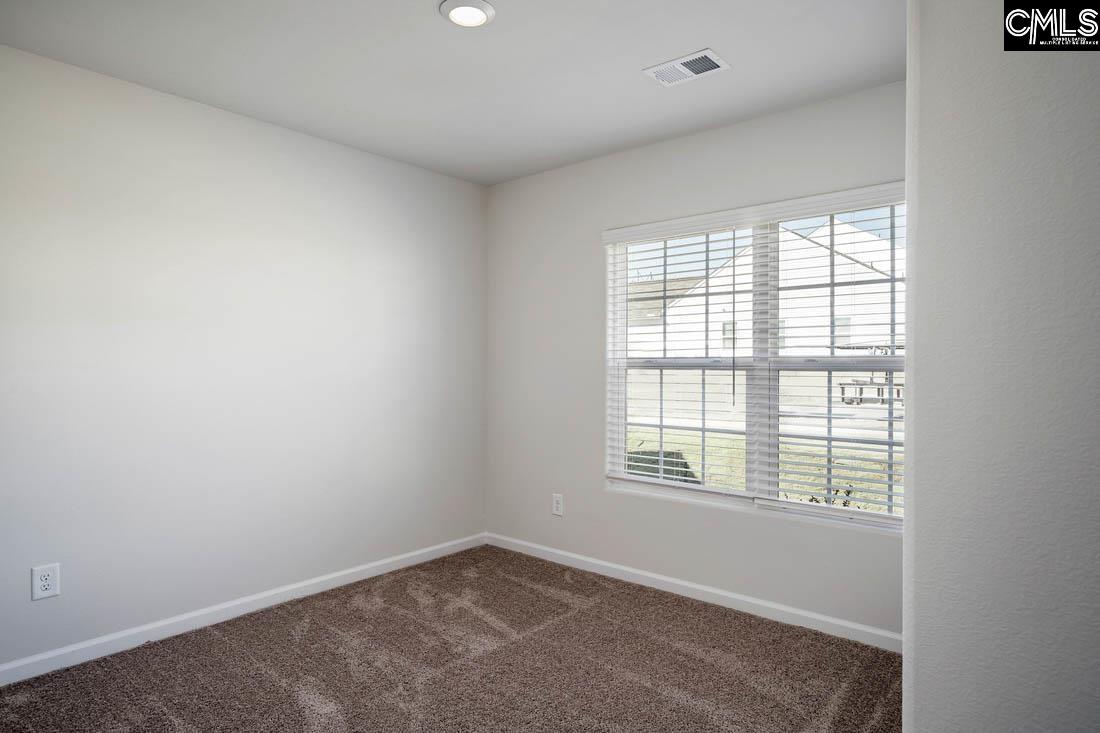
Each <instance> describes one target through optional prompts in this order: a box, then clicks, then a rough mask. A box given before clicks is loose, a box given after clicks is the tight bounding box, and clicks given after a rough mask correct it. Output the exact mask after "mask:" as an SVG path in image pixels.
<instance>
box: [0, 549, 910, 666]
mask: <svg viewBox="0 0 1100 733" xmlns="http://www.w3.org/2000/svg"><path fill="white" fill-rule="evenodd" d="M485 543H488V544H491V545H496V546H497V547H503V548H505V549H508V550H514V551H516V552H522V553H525V554H527V555H534V556H535V557H541V558H542V559H544V560H549V561H551V562H556V563H559V564H561V565H569V566H570V567H575V568H579V569H581V570H588V571H590V572H593V573H599V574H601V575H608V576H610V577H612V578H618V579H619V580H625V581H628V582H631V583H638V584H639V585H646V586H649V587H651V588H658V589H660V590H664V591H668V592H670V593H676V594H679V595H682V596H687V597H689V598H695V599H697V600H700V601H706V602H707V603H714V604H716V605H719V606H725V607H727V608H733V609H736V610H738V611H745V612H747V613H754V614H756V615H758V616H764V617H765V618H770V619H773V620H775V621H782V622H783V623H788V624H795V625H797V626H805V627H808V628H811V629H816V630H817V631H823V632H825V633H827V634H833V635H835V636H842V637H845V638H847V639H854V640H855V641H860V642H863V643H865V644H872V645H874V646H877V647H881V648H883V649H889V650H890V651H895V652H900V651H901V634H899V633H897V632H894V631H887V630H886V629H880V628H876V627H874V626H866V625H864V624H859V623H855V622H853V621H846V620H844V619H839V618H834V617H832V616H826V615H824V614H820V613H816V612H814V611H806V610H803V609H801V608H794V607H793V606H786V605H783V604H781V603H773V602H772V601H765V600H762V599H760V598H753V597H752V596H746V595H742V594H740V593H733V592H732V591H728V590H722V589H721V588H715V587H712V586H708V585H701V584H699V583H693V582H691V581H688V580H680V579H678V578H672V577H669V576H667V575H659V574H657V573H651V572H649V571H647V570H639V569H637V568H631V567H627V566H625V565H618V564H616V563H612V562H607V561H605V560H598V559H596V558H594V557H588V556H586V555H578V554H576V553H574V552H566V551H565V550H558V549H555V548H553V547H547V546H545V545H538V544H535V543H534V542H527V541H525V540H518V539H515V538H513V537H505V536H503V535H498V534H493V533H492V532H483V533H480V534H475V535H470V536H469V537H463V538H462V539H458V540H452V541H451V542H444V543H442V544H439V545H433V546H432V547H425V548H423V549H420V550H413V551H412V552H406V553H403V554H401V555H394V556H392V557H387V558H383V559H381V560H375V561H374V562H369V563H366V564H364V565H357V566H355V567H353V568H348V569H346V570H339V571H337V572H335V573H329V574H327V575H319V576H317V577H315V578H309V579H308V580H303V581H300V582H297V583H291V584H290V585H284V586H280V587H278V588H272V589H271V590H266V591H262V592H260V593H254V594H253V595H250V596H245V597H243V598H236V599H234V600H231V601H226V602H224V603H219V604H217V605H214V606H207V607H206V608H200V609H198V610H196V611H189V612H188V613H183V614H180V615H178V616H172V617H171V618H166V619H161V620H160V621H153V622H152V623H148V624H143V625H142V626H135V627H133V628H130V629H123V630H122V631H116V632H114V633H111V634H105V635H103V636H97V637H96V638H94V639H88V640H87V641H81V642H77V643H76V644H69V645H68V646H63V647H60V648H58V649H52V650H50V651H46V652H42V653H40V654H34V655H32V656H29V657H23V658H22V659H14V660H12V661H10V662H5V663H3V664H0V686H3V685H7V684H11V683H12V682H18V681H19V680H24V679H28V678H30V677H37V676H38V675H40V674H45V673H47V672H52V671H54V670H58V669H63V668H65V667H71V666H72V665H74V664H80V663H81V662H87V661H90V660H92V659H98V658H99V657H104V656H107V655H108V654H114V653H116V652H120V651H124V650H126V649H132V648H133V647H136V646H140V645H141V644H144V643H145V642H148V641H156V640H158V639H165V638H167V637H169V636H175V635H177V634H182V633H184V632H187V631H193V630H194V629H199V628H202V627H203V626H209V625H211V624H216V623H219V622H221V621H226V620H228V619H231V618H235V617H236V616H241V615H243V614H246V613H251V612H252V611H258V610H260V609H261V608H267V607H268V606H274V605H276V604H279V603H284V602H286V601H290V600H293V599H295V598H301V597H302V596H308V595H312V594H314V593H320V592H322V591H326V590H329V589H331V588H336V587H338V586H341V585H347V584H348V583H354V582H356V581H359V580H364V579H366V578H371V577H374V576H375V575H382V574H383V573H388V572H390V571H392V570H399V569H401V568H405V567H409V566H410V565H417V564H419V563H422V562H427V561H428V560H434V559H435V558H438V557H443V556H444V555H451V554H454V553H456V552H460V551H462V550H466V549H469V548H471V547H477V546H478V545H481V544H485Z"/></svg>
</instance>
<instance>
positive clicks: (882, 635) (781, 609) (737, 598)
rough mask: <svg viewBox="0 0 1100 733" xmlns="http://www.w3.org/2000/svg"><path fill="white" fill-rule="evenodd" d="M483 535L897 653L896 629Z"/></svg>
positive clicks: (569, 562)
mask: <svg viewBox="0 0 1100 733" xmlns="http://www.w3.org/2000/svg"><path fill="white" fill-rule="evenodd" d="M485 537H486V542H488V543H489V544H490V545H496V546H497V547H503V548H504V549H506V550H514V551H516V552H522V553H525V554H527V555H534V556H535V557H540V558H542V559H543V560H549V561H551V562H556V563H559V564H561V565H568V566H570V567H574V568H578V569H580V570H588V571H590V572H593V573H599V574H601V575H608V576H611V577H612V578H618V579H619V580H626V581H628V582H631V583H637V584H639V585H647V586H649V587H651V588H657V589H659V590H664V591H668V592H670V593H676V594H678V595H681V596H687V597H689V598H695V599H696V600H700V601H706V602H707V603H713V604H715V605H718V606H725V607H726V608H733V609H736V610H738V611H745V612H747V613H752V614H756V615H757V616H763V617H765V618H770V619H772V620H775V621H782V622H783V623H787V624H794V625H796V626H805V627H807V628H810V629H815V630H817V631H823V632H825V633H826V634H832V635H833V636H841V637H844V638H846V639H852V640H854V641H859V642H863V643H864V644H871V645H872V646H877V647H880V648H882V649H888V650H889V651H892V652H899V653H900V652H901V634H899V633H897V632H896V631H888V630H887V629H880V628H877V627H875V626H867V625H865V624H860V623H856V622H854V621H846V620H844V619H840V618H835V617H833V616H826V615H825V614H822V613H817V612H815V611H807V610H804V609H801V608H795V607H793V606H787V605H784V604H782V603H774V602H772V601H765V600H763V599H760V598H753V597H752V596H746V595H742V594H740V593H733V592H732V591H728V590H722V589H721V588H715V587H713V586H709V585H701V584H699V583H693V582H691V581H688V580H680V579H679V578H671V577H669V576H667V575H658V574H657V573H651V572H649V571H648V570H638V569H637V568H631V567H627V566H625V565H618V564H616V563H613V562H607V561H605V560H597V559H596V558H594V557H587V556H586V555H578V554H576V553H574V552H566V551H565V550H558V549H555V548H553V547H546V546H545V545H537V544H535V543H534V542H527V541H525V540H517V539H515V538H513V537H505V536H503V535H499V534H494V533H492V532H488V533H486V535H485Z"/></svg>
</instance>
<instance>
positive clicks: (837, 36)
mask: <svg viewBox="0 0 1100 733" xmlns="http://www.w3.org/2000/svg"><path fill="white" fill-rule="evenodd" d="M491 2H493V5H494V7H496V10H497V16H496V20H495V21H494V22H493V23H491V24H490V25H488V26H486V27H484V28H480V29H475V30H464V29H461V28H459V27H457V26H454V25H452V24H450V23H448V22H447V21H445V20H444V19H443V18H442V17H441V16H440V15H439V14H438V12H437V10H436V8H437V7H438V4H439V2H438V0H94V1H91V2H90V1H89V0H50V1H49V2H45V1H43V0H0V43H3V44H6V45H10V46H14V47H16V48H21V49H24V50H26V51H31V52H34V53H38V54H41V55H43V56H49V57H51V58H55V59H59V60H61V61H66V62H68V63H71V64H75V65H77V66H83V67H85V68H88V69H92V70H94V71H98V72H101V73H104V74H109V75H111V76H115V77H118V78H120V79H126V80H128V81H133V82H137V83H138V84H143V85H145V86H148V87H152V88H153V89H159V90H161V91H165V92H170V93H172V94H177V95H179V96H182V97H187V98H190V99H194V100H198V101H200V102H205V103H206V104H211V105H214V106H217V107H222V108H225V109H228V110H232V111H234V112H239V113H241V114H244V115H249V116H251V117H255V118H258V119H261V120H266V121H268V122H273V123H275V124H278V125H283V126H285V127H289V128H292V129H295V130H300V131H302V132H306V133H309V134H311V135H316V136H317V137H322V138H326V139H329V140H334V141H337V142H341V143H345V144H347V145H351V146H354V147H357V148H361V149H363V150H368V151H371V152H374V153H379V154H381V155H385V156H389V157H392V158H397V159H399V160H404V161H408V162H410V163H415V164H416V165H420V166H423V167H425V168H430V169H432V170H437V171H441V172H443V173H449V174H451V175H454V176H458V177H461V178H466V179H469V180H472V181H477V182H480V183H495V182H498V181H504V180H508V179H510V178H515V177H518V176H522V175H526V174H528V173H534V172H536V171H541V170H546V169H549V168H554V167H557V166H560V165H564V164H566V163H571V162H574V161H578V160H583V159H585V158H590V157H593V156H596V155H601V154H604V153H608V152H612V151H614V150H620V149H623V148H628V147H632V146H635V145H639V144H643V143H647V142H652V141H655V140H660V139H663V138H669V137H675V136H677V135H682V134H685V133H689V132H694V131H696V130H702V129H706V128H711V127H717V126H720V125H723V124H728V123H730V122H733V121H735V120H738V119H744V118H747V117H754V116H757V115H760V114H763V113H766V112H769V111H772V110H776V109H781V108H784V107H790V106H794V105H798V104H802V103H805V102H809V101H812V100H815V99H821V98H824V97H829V96H834V95H837V94H843V93H845V92H849V91H854V90H856V89H861V88H865V87H869V86H874V85H877V84H883V83H886V82H891V81H896V80H899V79H902V78H904V76H905V0H768V1H762V0H588V2H583V1H582V0H491ZM705 47H710V48H712V49H714V50H715V51H716V52H717V53H718V54H719V55H720V56H722V57H723V58H724V59H725V60H726V61H728V62H729V63H730V64H731V66H732V67H733V68H732V70H730V71H723V72H718V73H714V74H713V76H710V77H704V78H700V79H697V80H695V81H692V82H691V83H688V84H682V85H679V86H676V87H671V88H662V87H660V86H659V85H658V84H657V83H656V82H655V81H653V80H652V79H650V78H647V77H646V76H645V75H643V74H642V73H641V70H642V69H643V68H645V67H647V66H651V65H653V64H656V63H659V62H662V61H666V60H668V59H671V58H675V57H678V56H682V55H684V54H688V53H691V52H692V51H696V50H698V49H701V48H705Z"/></svg>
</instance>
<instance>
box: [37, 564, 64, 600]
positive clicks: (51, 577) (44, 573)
mask: <svg viewBox="0 0 1100 733" xmlns="http://www.w3.org/2000/svg"><path fill="white" fill-rule="evenodd" d="M59 595H61V565H60V564H59V563H56V562H55V563H51V564H49V565H37V566H35V567H33V568H31V600H32V601H38V600H41V599H43V598H50V597H51V596H59Z"/></svg>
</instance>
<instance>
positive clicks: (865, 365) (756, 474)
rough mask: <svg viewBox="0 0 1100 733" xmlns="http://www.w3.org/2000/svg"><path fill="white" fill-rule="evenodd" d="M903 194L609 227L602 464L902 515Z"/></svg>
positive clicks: (888, 517) (825, 506) (885, 192)
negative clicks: (605, 448)
mask: <svg viewBox="0 0 1100 733" xmlns="http://www.w3.org/2000/svg"><path fill="white" fill-rule="evenodd" d="M901 195H902V186H901V185H900V184H889V185H886V186H878V187H873V188H870V189H860V190H857V191H849V192H842V193H840V194H830V195H828V196H822V197H812V198H810V199H801V200H798V201H792V202H785V203H783V204H774V205H769V206H762V207H754V208H753V209H744V210H737V211H732V212H723V213H719V214H710V215H706V216H704V217H695V218H691V219H687V220H679V221H676V222H666V223H661V224H655V225H644V226H640V227H631V228H628V229H624V230H612V231H609V232H607V233H606V234H605V239H606V240H607V241H608V452H607V461H608V474H609V476H610V477H612V478H615V479H623V480H631V481H646V482H655V483H658V484H663V485H667V486H675V487H684V488H692V489H697V490H706V491H712V492H720V493H724V494H732V495H737V496H744V497H748V498H753V499H756V500H762V501H764V502H765V503H766V504H769V505H783V504H788V505H794V506H801V507H802V508H804V509H807V510H814V509H820V510H821V511H823V512H830V513H836V512H838V511H839V512H841V513H848V512H854V513H857V514H863V515H864V516H868V517H879V518H881V519H882V520H884V521H896V520H897V518H900V517H901V516H902V515H903V514H904V491H903V475H904V404H905V378H904V357H903V354H904V348H905V246H906V243H905V205H904V204H903V203H902V202H901V201H900V198H901Z"/></svg>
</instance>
